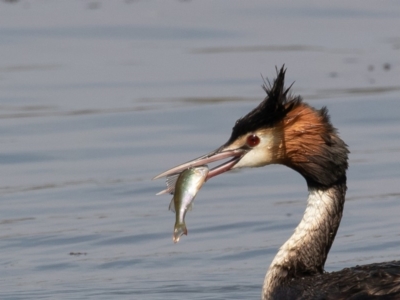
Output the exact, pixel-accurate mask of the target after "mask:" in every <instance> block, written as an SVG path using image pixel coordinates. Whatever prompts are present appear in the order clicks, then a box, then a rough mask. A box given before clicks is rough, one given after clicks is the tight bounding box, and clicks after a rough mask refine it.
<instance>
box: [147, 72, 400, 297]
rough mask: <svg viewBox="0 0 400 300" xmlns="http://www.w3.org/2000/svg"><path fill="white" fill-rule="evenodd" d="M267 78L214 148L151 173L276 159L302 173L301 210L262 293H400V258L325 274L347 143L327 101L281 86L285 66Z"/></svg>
mask: <svg viewBox="0 0 400 300" xmlns="http://www.w3.org/2000/svg"><path fill="white" fill-rule="evenodd" d="M276 73H277V75H276V78H275V79H274V80H273V82H272V83H271V82H270V81H265V80H264V85H263V89H264V91H265V92H266V97H265V99H264V100H263V101H262V102H261V103H260V104H259V105H258V106H257V107H256V108H255V109H253V110H252V111H250V112H249V113H248V114H247V115H245V116H244V117H242V118H239V119H238V120H237V121H236V123H235V125H234V126H233V128H232V133H231V136H230V138H229V139H228V141H227V142H226V143H225V144H223V145H222V146H221V147H219V148H217V149H216V150H214V151H212V152H210V153H208V154H206V155H203V156H200V157H198V158H196V159H194V160H191V161H189V162H186V163H184V164H181V165H179V166H177V167H174V168H172V169H170V170H168V171H166V172H163V173H161V174H160V175H158V176H156V177H154V179H157V178H160V177H164V176H168V175H171V174H178V173H180V172H182V171H183V170H185V169H187V168H190V167H195V166H200V165H204V164H208V163H212V162H216V161H220V160H226V159H229V160H227V161H225V162H224V163H222V164H220V165H218V166H216V167H214V168H213V169H211V170H210V171H209V173H208V177H207V180H208V179H210V178H212V177H214V176H217V175H219V174H222V173H224V172H227V171H229V170H232V169H238V168H245V167H262V166H266V165H270V164H281V165H284V166H287V167H289V168H291V169H292V170H294V171H296V172H298V173H299V174H300V175H302V176H303V177H304V179H305V181H306V184H307V188H308V199H307V206H306V209H305V212H304V215H303V217H302V219H301V221H300V223H299V224H298V226H297V227H296V229H295V230H294V233H293V234H292V235H291V237H290V238H289V239H288V240H287V241H286V242H285V243H284V244H283V245H282V246H281V247H280V249H279V251H278V253H277V254H276V256H275V258H274V259H273V260H272V263H271V264H270V266H269V268H268V271H267V274H266V275H265V279H264V283H263V286H262V293H261V299H262V300H272V299H319V300H322V299H324V300H329V299H335V300H339V299H352V300H361V299H400V261H391V262H384V263H373V264H368V265H362V266H355V267H351V268H345V269H343V270H341V271H335V272H326V271H325V269H324V267H325V261H326V259H327V257H328V253H329V250H330V248H331V246H332V243H333V241H334V239H335V236H336V233H337V230H338V228H339V225H340V221H341V219H342V214H343V208H344V203H345V196H346V191H347V177H346V171H347V168H348V154H349V153H350V152H349V149H348V146H347V145H346V143H345V142H344V141H343V140H342V139H341V138H340V137H339V134H338V131H337V129H336V128H334V127H333V125H332V124H331V121H330V117H329V114H328V110H327V108H326V107H323V108H322V109H319V110H318V109H315V108H313V107H312V106H310V105H308V104H307V103H305V102H304V101H303V99H302V97H301V96H295V95H293V94H292V92H291V87H292V86H289V87H288V88H286V87H285V74H286V68H285V66H284V65H283V66H282V67H281V68H280V69H279V70H278V68H276Z"/></svg>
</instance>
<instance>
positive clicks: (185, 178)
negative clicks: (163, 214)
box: [167, 166, 209, 243]
mask: <svg viewBox="0 0 400 300" xmlns="http://www.w3.org/2000/svg"><path fill="white" fill-rule="evenodd" d="M208 171H209V169H208V166H200V167H195V168H189V169H186V170H185V171H183V172H182V173H180V174H179V175H176V176H174V177H175V178H169V179H168V178H167V190H168V191H169V192H170V193H173V194H174V196H173V197H172V200H171V203H170V204H169V210H171V211H172V212H175V226H174V232H173V235H172V240H173V241H174V243H177V242H179V239H180V238H181V236H182V235H183V234H185V235H187V228H186V224H185V216H186V212H187V211H188V210H192V207H193V201H194V198H195V197H196V194H197V192H198V191H199V190H200V188H201V187H202V186H203V184H204V183H205V182H206V179H207V175H208ZM175 179H176V183H175V185H174V188H172V187H171V186H172V185H173V183H174V180H175ZM168 185H169V186H168Z"/></svg>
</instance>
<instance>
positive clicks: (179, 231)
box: [172, 223, 187, 243]
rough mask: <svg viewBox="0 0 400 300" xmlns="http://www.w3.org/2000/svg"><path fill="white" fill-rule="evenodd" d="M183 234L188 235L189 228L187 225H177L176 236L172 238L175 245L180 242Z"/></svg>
mask: <svg viewBox="0 0 400 300" xmlns="http://www.w3.org/2000/svg"><path fill="white" fill-rule="evenodd" d="M182 234H184V235H187V228H186V224H185V223H176V224H175V228H174V234H173V236H172V240H173V241H174V243H177V242H179V239H180V238H181V236H182Z"/></svg>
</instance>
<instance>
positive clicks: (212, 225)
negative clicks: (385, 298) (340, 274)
mask: <svg viewBox="0 0 400 300" xmlns="http://www.w3.org/2000/svg"><path fill="white" fill-rule="evenodd" d="M363 4H364V5H363V6H360V5H359V4H356V3H348V2H346V1H336V2H335V3H331V2H329V3H328V2H326V3H320V4H319V5H315V3H313V2H303V3H302V4H290V5H287V4H285V3H282V2H272V1H271V2H265V1H246V2H244V1H230V2H229V5H227V2H226V1H213V2H204V1H92V2H81V1H54V2H52V1H51V2H49V1H22V0H20V1H15V2H13V3H8V2H1V3H0V55H1V57H2V60H1V62H0V123H1V124H0V141H1V145H2V146H1V147H0V164H1V170H2V171H1V173H0V174H1V183H0V197H1V198H0V201H1V210H0V251H1V258H0V265H1V269H2V272H1V275H0V278H1V280H0V298H1V299H26V298H31V299H32V298H38V299H39V298H40V299H46V298H48V299H54V298H57V299H110V298H118V299H152V300H155V299H163V300H165V299H187V298H190V299H258V298H259V295H260V292H261V284H262V282H263V277H264V275H265V272H266V270H267V267H268V265H269V263H270V262H271V260H272V259H273V257H274V255H275V253H276V252H277V249H278V248H279V246H280V245H281V244H282V243H283V242H284V241H285V240H286V239H287V238H288V237H289V236H290V234H291V233H292V231H293V228H294V227H295V226H296V224H297V223H298V222H299V220H300V218H301V216H302V213H303V211H304V209H305V199H306V197H307V191H306V186H305V182H304V180H303V179H302V178H301V177H300V176H299V175H298V174H296V173H294V172H293V171H291V170H289V169H287V168H284V167H282V166H268V167H265V168H260V169H251V170H250V169H249V170H241V171H237V172H231V173H228V174H225V175H223V176H220V177H217V178H214V179H213V180H210V181H209V182H207V184H206V185H205V186H204V188H203V189H202V190H201V191H200V193H199V195H198V196H197V198H196V204H195V207H194V210H193V211H192V212H190V213H189V214H188V216H187V223H188V230H189V235H188V236H185V237H183V238H182V239H181V241H180V242H179V243H178V244H176V245H175V244H173V242H172V229H173V223H174V215H173V214H172V213H171V212H169V211H168V204H169V201H170V197H169V196H159V197H156V196H155V193H157V192H158V191H160V190H161V189H163V188H164V182H163V181H162V180H159V181H151V178H152V177H153V176H155V175H156V174H158V173H160V172H161V171H164V170H166V169H168V168H170V167H172V166H174V165H176V164H179V163H181V162H184V161H187V160H189V159H192V158H194V157H198V156H200V155H202V154H204V153H206V152H208V151H210V150H213V149H215V148H216V147H218V146H220V145H221V144H222V143H224V142H225V141H226V140H227V139H228V138H229V135H230V131H231V128H232V126H233V124H234V122H235V120H236V119H237V118H239V117H241V116H243V115H244V114H246V113H247V112H248V111H249V110H251V109H252V108H253V107H255V106H256V105H257V104H258V103H259V101H260V100H262V99H263V98H264V96H265V95H264V92H263V91H262V89H261V88H260V86H261V84H262V83H263V81H262V78H261V76H260V74H262V75H263V76H264V77H268V78H272V77H273V76H274V75H275V66H278V67H279V66H281V65H282V64H283V63H285V64H286V66H287V68H288V71H287V82H288V83H291V82H293V81H295V84H294V86H293V92H294V93H295V94H301V95H302V96H303V97H304V99H305V101H307V102H309V103H310V104H311V105H313V106H315V107H317V108H321V107H322V106H327V107H328V108H329V111H330V114H331V120H332V122H333V124H334V125H335V126H336V127H337V128H338V129H339V131H340V134H341V137H342V138H343V139H344V140H345V141H346V143H347V144H348V145H349V147H350V150H351V154H350V168H349V173H348V196H347V202H346V206H345V213H344V217H343V221H342V225H341V227H340V229H339V232H338V234H337V238H336V240H335V243H334V245H333V247H332V250H331V253H330V255H329V258H328V261H327V264H326V269H327V270H328V271H333V270H339V269H341V268H344V267H346V266H352V265H356V264H364V263H371V262H377V261H385V260H386V261H388V260H394V259H400V256H399V254H398V253H399V251H398V250H399V248H400V234H399V231H398V228H400V220H399V218H398V212H399V210H400V188H399V182H400V142H399V141H400V131H399V128H400V127H399V126H400V118H399V115H400V101H399V99H400V86H399V78H400V71H399V70H400V67H399V66H400V61H399V57H400V56H399V54H400V35H399V33H398V30H397V28H399V26H400V21H399V20H400V18H399V17H400V6H399V4H398V3H397V2H385V3H384V4H382V3H377V2H374V1H366V2H365V1H364V2H363Z"/></svg>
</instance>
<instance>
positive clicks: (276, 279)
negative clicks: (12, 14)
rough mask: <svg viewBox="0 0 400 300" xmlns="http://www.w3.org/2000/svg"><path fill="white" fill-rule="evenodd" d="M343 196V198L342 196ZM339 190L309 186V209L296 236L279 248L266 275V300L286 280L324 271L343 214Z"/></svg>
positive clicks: (264, 292) (264, 290)
mask: <svg viewBox="0 0 400 300" xmlns="http://www.w3.org/2000/svg"><path fill="white" fill-rule="evenodd" d="M341 198H343V199H341ZM343 203H344V195H343V197H341V196H340V193H338V191H337V189H336V188H335V187H332V188H330V189H327V190H323V191H322V190H316V189H310V190H309V196H308V201H307V208H306V210H305V213H304V216H303V218H302V220H301V222H300V224H299V225H298V226H297V227H296V229H295V231H294V233H293V235H292V236H291V237H290V238H289V239H288V240H287V241H286V242H285V243H284V244H283V246H282V247H281V248H280V249H279V252H278V254H277V255H276V256H275V258H274V259H273V261H272V263H271V265H270V267H269V269H268V272H267V274H266V276H265V280H264V285H263V299H268V298H269V297H268V295H271V293H272V291H273V290H274V289H275V288H276V287H277V286H279V285H280V284H282V282H284V281H286V280H290V279H291V278H293V277H302V276H307V275H313V274H317V273H321V272H323V268H324V264H325V260H326V258H327V255H328V252H329V249H330V247H331V245H332V242H333V240H334V238H335V235H336V231H337V229H338V227H339V223H340V220H341V216H342V211H343Z"/></svg>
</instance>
